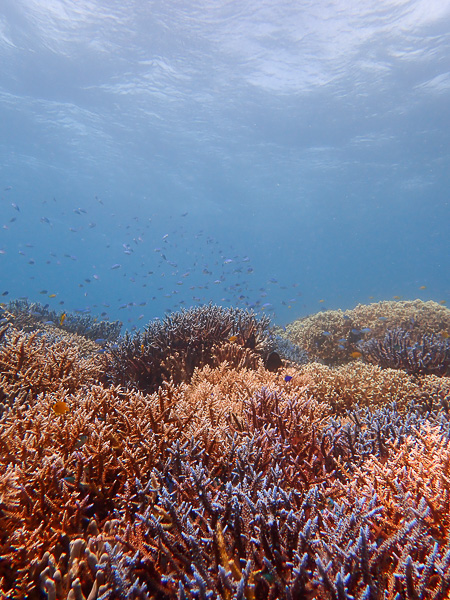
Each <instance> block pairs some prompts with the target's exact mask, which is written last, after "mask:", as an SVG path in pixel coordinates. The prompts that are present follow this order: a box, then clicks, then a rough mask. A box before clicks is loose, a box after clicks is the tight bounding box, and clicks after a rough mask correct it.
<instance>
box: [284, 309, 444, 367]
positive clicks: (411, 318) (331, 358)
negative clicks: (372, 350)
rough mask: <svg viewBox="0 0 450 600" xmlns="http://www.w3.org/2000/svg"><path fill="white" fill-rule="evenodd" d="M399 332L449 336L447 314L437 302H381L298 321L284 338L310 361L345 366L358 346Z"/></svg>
mask: <svg viewBox="0 0 450 600" xmlns="http://www.w3.org/2000/svg"><path fill="white" fill-rule="evenodd" d="M395 328H402V329H403V330H405V331H408V332H412V333H413V334H414V336H418V337H421V336H423V335H432V334H439V333H441V332H444V333H446V334H448V333H449V332H450V310H449V309H448V308H446V307H444V306H441V305H440V304H438V303H437V302H432V301H429V302H423V301H422V300H412V301H406V300H405V301H398V302H394V301H384V302H376V303H373V304H359V305H358V306H356V307H355V308H354V309H352V310H346V311H342V310H329V311H324V312H319V313H317V314H315V315H311V316H308V317H304V318H302V319H298V320H297V321H294V322H293V323H290V324H289V325H287V326H286V332H285V334H284V336H285V337H287V338H288V339H289V340H291V341H292V342H294V343H295V344H297V345H298V346H300V347H301V348H304V349H305V350H306V352H307V353H308V356H309V358H310V360H318V361H323V362H324V363H325V364H328V365H336V364H342V363H346V362H349V361H350V360H351V358H352V357H351V354H352V352H357V351H358V350H359V348H358V345H357V344H358V342H360V341H366V340H368V339H371V338H375V339H382V338H383V337H384V335H385V333H386V330H387V329H395Z"/></svg>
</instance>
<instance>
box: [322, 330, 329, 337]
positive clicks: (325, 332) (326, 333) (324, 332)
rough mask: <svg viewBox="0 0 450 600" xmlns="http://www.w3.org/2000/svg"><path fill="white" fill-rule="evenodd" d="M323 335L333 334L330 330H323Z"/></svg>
mask: <svg viewBox="0 0 450 600" xmlns="http://www.w3.org/2000/svg"><path fill="white" fill-rule="evenodd" d="M322 335H324V336H329V335H331V333H330V332H329V331H322Z"/></svg>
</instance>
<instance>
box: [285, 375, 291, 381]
mask: <svg viewBox="0 0 450 600" xmlns="http://www.w3.org/2000/svg"><path fill="white" fill-rule="evenodd" d="M291 379H292V377H291V375H286V376H285V378H284V380H285V381H286V382H288V381H290V380H291Z"/></svg>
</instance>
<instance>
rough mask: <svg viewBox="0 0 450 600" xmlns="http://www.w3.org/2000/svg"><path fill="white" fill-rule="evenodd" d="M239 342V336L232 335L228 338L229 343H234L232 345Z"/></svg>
mask: <svg viewBox="0 0 450 600" xmlns="http://www.w3.org/2000/svg"><path fill="white" fill-rule="evenodd" d="M237 340H238V336H237V335H230V337H229V338H228V341H229V342H232V343H234V342H237Z"/></svg>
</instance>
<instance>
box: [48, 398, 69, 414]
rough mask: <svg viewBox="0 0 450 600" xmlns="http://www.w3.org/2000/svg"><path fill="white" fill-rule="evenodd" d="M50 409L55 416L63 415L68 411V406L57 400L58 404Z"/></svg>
mask: <svg viewBox="0 0 450 600" xmlns="http://www.w3.org/2000/svg"><path fill="white" fill-rule="evenodd" d="M52 409H53V410H54V411H55V413H56V414H57V415H64V414H65V413H66V412H67V411H68V410H69V405H68V404H67V402H63V401H62V400H59V401H58V402H55V404H54V405H53V406H52Z"/></svg>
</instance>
